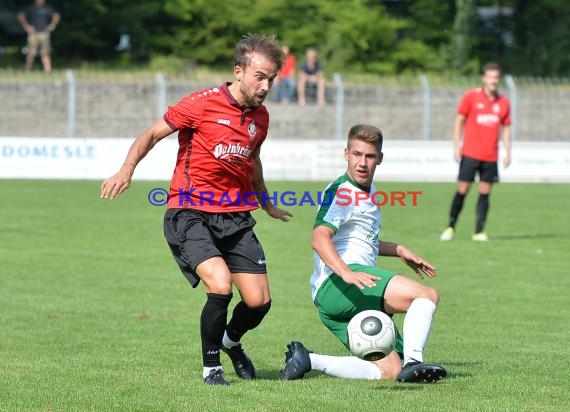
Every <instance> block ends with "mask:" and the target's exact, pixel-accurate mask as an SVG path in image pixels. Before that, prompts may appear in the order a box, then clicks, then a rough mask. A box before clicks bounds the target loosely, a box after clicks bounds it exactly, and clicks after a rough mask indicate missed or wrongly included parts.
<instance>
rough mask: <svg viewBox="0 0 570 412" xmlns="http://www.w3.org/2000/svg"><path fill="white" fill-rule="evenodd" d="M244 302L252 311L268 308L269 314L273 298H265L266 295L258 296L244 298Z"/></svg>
mask: <svg viewBox="0 0 570 412" xmlns="http://www.w3.org/2000/svg"><path fill="white" fill-rule="evenodd" d="M242 300H243V302H244V303H245V304H246V305H247V307H249V308H251V309H263V308H267V311H266V312H265V313H267V312H269V308H271V298H270V297H269V296H265V294H258V295H255V296H247V297H246V296H242Z"/></svg>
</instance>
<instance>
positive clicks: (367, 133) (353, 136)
mask: <svg viewBox="0 0 570 412" xmlns="http://www.w3.org/2000/svg"><path fill="white" fill-rule="evenodd" d="M353 140H361V141H363V142H366V143H370V144H373V145H376V147H377V148H378V153H381V152H382V143H383V142H384V136H383V135H382V131H381V130H380V129H378V128H377V127H374V126H370V125H367V124H357V125H355V126H352V127H351V128H350V131H349V132H348V141H347V145H348V146H350V142H351V141H353Z"/></svg>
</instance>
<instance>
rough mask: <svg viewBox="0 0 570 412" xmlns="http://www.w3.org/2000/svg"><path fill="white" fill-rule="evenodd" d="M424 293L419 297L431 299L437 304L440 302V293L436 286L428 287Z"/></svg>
mask: <svg viewBox="0 0 570 412" xmlns="http://www.w3.org/2000/svg"><path fill="white" fill-rule="evenodd" d="M422 295H423V296H418V297H422V298H426V299H429V300H431V301H432V302H433V303H434V304H436V305H437V304H438V303H439V293H438V292H437V290H435V289H434V288H430V287H426V288H425V290H424V291H423V293H422Z"/></svg>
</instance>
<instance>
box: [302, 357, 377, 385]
mask: <svg viewBox="0 0 570 412" xmlns="http://www.w3.org/2000/svg"><path fill="white" fill-rule="evenodd" d="M309 356H310V358H311V366H312V370H316V371H321V372H324V373H326V374H327V375H330V376H335V377H337V378H346V379H380V369H379V368H378V367H377V366H376V365H375V364H373V363H372V362H368V361H365V360H363V359H360V358H357V357H356V356H328V355H319V354H318V353H310V354H309Z"/></svg>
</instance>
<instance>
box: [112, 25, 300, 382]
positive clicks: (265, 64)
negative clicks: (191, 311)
mask: <svg viewBox="0 0 570 412" xmlns="http://www.w3.org/2000/svg"><path fill="white" fill-rule="evenodd" d="M284 58H285V57H284V55H283V52H282V50H281V47H280V46H279V45H278V44H277V42H276V41H275V40H274V39H273V38H271V37H266V36H261V35H256V36H250V37H245V38H244V39H242V40H241V41H240V42H238V43H237V45H236V49H235V66H234V81H233V83H226V84H224V85H222V86H220V87H214V88H210V89H205V90H201V91H198V92H194V93H191V94H189V95H188V96H186V97H184V98H183V99H182V100H181V101H180V102H178V103H177V104H176V105H175V106H171V107H169V108H168V110H167V111H166V113H165V114H164V116H163V118H162V119H160V120H158V121H157V122H156V123H155V124H154V125H153V126H151V127H150V128H149V129H148V130H146V131H145V132H143V133H142V134H141V135H140V136H139V137H138V138H137V139H136V140H135V142H134V143H133V145H132V146H131V148H130V150H129V152H128V154H127V157H126V160H125V162H124V164H123V166H122V167H121V169H120V170H119V172H118V173H117V174H115V175H114V176H112V177H110V178H109V179H107V180H105V181H104V182H103V184H102V185H101V197H102V198H106V199H107V198H110V199H114V198H115V197H116V196H117V195H118V194H121V193H123V192H124V191H125V190H126V189H127V188H128V187H129V186H130V184H131V178H132V176H133V173H134V170H135V167H136V166H137V164H138V163H139V162H140V161H141V160H142V159H143V158H144V156H145V155H146V154H147V153H148V152H149V151H150V150H151V149H152V147H153V146H154V145H155V144H156V143H158V142H159V141H160V140H161V139H163V138H164V137H166V136H168V135H170V134H171V133H173V132H174V131H178V143H179V150H178V158H177V161H176V167H175V169H174V174H173V176H172V182H171V185H170V198H169V201H168V209H167V211H166V214H165V216H164V235H165V237H166V240H167V242H168V244H169V246H170V249H171V251H172V254H173V256H174V259H175V260H176V262H177V263H178V266H179V267H180V270H181V271H182V273H183V274H184V276H185V277H186V278H187V279H188V281H189V282H190V284H191V285H192V287H196V286H197V285H198V283H199V282H200V280H202V282H203V283H204V286H205V288H206V294H207V300H206V303H205V305H204V309H203V311H202V315H201V318H200V334H201V339H202V357H203V365H204V368H203V377H204V382H205V383H207V384H210V385H227V384H228V383H227V381H226V380H225V377H224V373H223V368H222V364H221V360H220V350H223V351H224V352H226V353H227V354H228V356H229V357H230V359H231V361H232V364H233V366H234V369H235V371H236V374H237V375H238V376H239V377H240V378H242V379H254V378H255V377H256V373H255V368H254V366H253V363H252V361H251V359H250V358H249V357H248V356H247V355H246V354H245V352H244V350H243V348H242V346H241V344H240V340H241V338H242V336H243V335H244V334H245V333H246V332H247V331H248V330H251V329H253V328H255V327H257V326H258V325H259V324H260V323H261V321H262V320H263V318H264V316H265V315H266V314H267V312H268V311H269V308H270V306H271V297H270V294H269V283H268V280H267V273H266V265H265V254H264V252H263V248H262V246H261V244H260V243H259V241H258V240H257V237H256V236H255V233H254V231H253V226H254V225H255V220H254V218H253V217H252V216H251V214H250V211H251V210H254V209H257V208H258V207H259V205H258V201H259V202H260V203H262V206H261V207H262V208H263V209H264V210H265V212H266V213H267V214H268V215H269V216H271V217H273V218H275V219H280V220H282V221H287V220H289V218H290V217H291V214H290V213H289V212H287V211H284V210H281V209H279V208H278V207H276V206H274V205H273V204H272V203H271V201H270V200H268V199H267V198H263V199H262V197H261V196H262V194H265V193H267V188H266V186H265V183H264V179H263V169H262V165H261V160H260V157H259V153H260V147H261V144H262V143H263V141H264V140H265V137H266V136H267V128H268V126H269V114H268V112H267V109H266V108H265V106H264V105H263V101H264V100H265V98H266V97H267V94H268V93H269V90H270V89H271V87H272V85H273V81H274V80H275V77H276V76H277V73H278V72H279V70H280V69H281V67H282V65H283V61H284ZM252 191H254V192H256V193H257V195H254V194H252V196H249V198H243V197H244V196H247V195H245V194H246V193H247V192H252ZM256 196H257V199H256ZM232 284H235V285H236V287H237V289H238V290H239V292H240V295H241V301H240V302H239V303H238V304H237V305H236V306H235V309H234V311H233V315H232V317H231V319H230V321H229V322H227V312H228V306H229V303H230V301H231V299H232Z"/></svg>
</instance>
